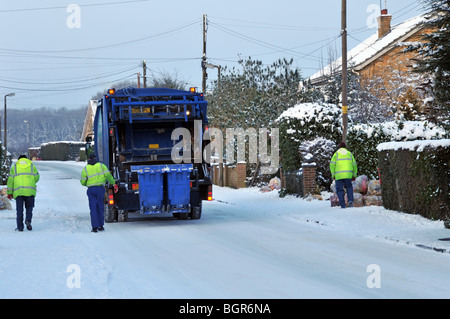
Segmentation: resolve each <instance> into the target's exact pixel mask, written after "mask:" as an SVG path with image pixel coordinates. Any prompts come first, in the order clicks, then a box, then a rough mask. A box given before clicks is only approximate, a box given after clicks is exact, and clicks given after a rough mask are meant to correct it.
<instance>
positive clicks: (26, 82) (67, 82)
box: [0, 66, 137, 85]
mask: <svg viewBox="0 0 450 319" xmlns="http://www.w3.org/2000/svg"><path fill="white" fill-rule="evenodd" d="M134 69H137V66H135V67H133V68H131V69H130V68H128V69H126V70H122V71H118V72H114V73H109V74H106V75H99V76H97V77H93V78H83V79H79V80H72V81H58V82H28V81H19V80H12V79H1V78H0V82H10V83H16V84H33V85H55V84H56V85H57V84H71V83H80V82H89V81H94V80H98V79H102V78H107V77H110V76H114V75H118V74H122V73H125V72H130V71H132V70H134Z"/></svg>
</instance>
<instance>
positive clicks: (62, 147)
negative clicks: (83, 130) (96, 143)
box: [41, 141, 86, 161]
mask: <svg viewBox="0 0 450 319" xmlns="http://www.w3.org/2000/svg"><path fill="white" fill-rule="evenodd" d="M85 145H86V143H84V142H73V141H59V142H49V143H43V144H41V158H42V159H43V160H55V161H74V160H78V159H79V158H80V148H84V147H85Z"/></svg>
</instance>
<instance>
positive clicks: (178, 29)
mask: <svg viewBox="0 0 450 319" xmlns="http://www.w3.org/2000/svg"><path fill="white" fill-rule="evenodd" d="M197 24H198V19H197V20H195V21H192V22H189V23H186V24H183V25H181V26H178V27H175V28H173V29H170V30H167V31H164V32H160V33H157V34H153V35H149V36H146V37H143V38H139V39H135V40H130V41H124V42H120V43H114V44H109V45H103V46H98V47H91V48H82V49H70V50H17V49H5V48H0V51H4V52H5V53H8V52H11V53H15V54H17V53H22V54H30V53H31V54H39V53H67V52H81V51H92V50H99V49H107V48H113V47H118V46H123V45H128V44H133V43H138V42H143V41H147V40H151V39H155V38H159V37H163V36H166V35H169V34H172V33H175V32H178V31H181V30H184V29H187V28H189V27H192V26H194V25H197Z"/></svg>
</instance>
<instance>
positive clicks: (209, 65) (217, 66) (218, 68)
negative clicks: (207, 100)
mask: <svg viewBox="0 0 450 319" xmlns="http://www.w3.org/2000/svg"><path fill="white" fill-rule="evenodd" d="M205 66H206V67H207V68H211V69H212V68H216V69H217V83H218V87H219V88H220V69H221V66H220V65H214V64H211V63H207V62H206V63H205Z"/></svg>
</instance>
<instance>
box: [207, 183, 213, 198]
mask: <svg viewBox="0 0 450 319" xmlns="http://www.w3.org/2000/svg"><path fill="white" fill-rule="evenodd" d="M212 200H213V197H212V185H209V186H208V201H212Z"/></svg>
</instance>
